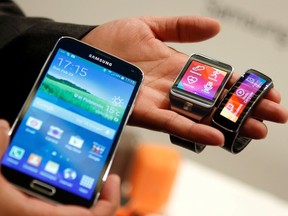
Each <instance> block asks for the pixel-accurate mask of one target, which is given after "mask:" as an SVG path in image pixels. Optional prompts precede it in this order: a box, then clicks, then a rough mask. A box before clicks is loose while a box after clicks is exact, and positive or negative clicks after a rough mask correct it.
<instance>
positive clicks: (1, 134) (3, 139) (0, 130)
mask: <svg viewBox="0 0 288 216" xmlns="http://www.w3.org/2000/svg"><path fill="white" fill-rule="evenodd" d="M8 132H9V123H8V122H7V121H6V120H3V119H0V157H1V156H2V155H3V154H4V152H5V150H6V148H7V146H8V143H9V136H8Z"/></svg>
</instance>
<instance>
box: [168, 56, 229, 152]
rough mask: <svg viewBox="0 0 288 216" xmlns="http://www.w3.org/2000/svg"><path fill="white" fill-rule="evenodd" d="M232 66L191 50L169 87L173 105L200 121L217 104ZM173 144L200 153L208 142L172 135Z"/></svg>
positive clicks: (189, 116)
mask: <svg viewBox="0 0 288 216" xmlns="http://www.w3.org/2000/svg"><path fill="white" fill-rule="evenodd" d="M232 72H233V67H232V66H230V65H228V64H225V63H223V62H220V61H217V60H215V59H212V58H210V57H207V56H203V55H200V54H192V55H191V56H190V57H189V59H188V61H187V63H186V64H185V65H184V67H183V68H182V70H181V71H180V73H179V75H178V76H177V78H176V80H175V82H174V84H173V85H172V88H171V89H170V104H171V109H172V110H174V111H176V112H178V113H180V114H182V115H184V116H186V117H188V118H190V119H192V120H194V121H196V122H200V121H201V120H202V118H204V117H205V116H206V115H207V114H209V113H210V112H211V111H212V109H213V108H214V106H215V103H216V102H217V100H218V98H219V96H220V95H221V93H222V91H223V89H224V87H225V85H226V83H227V82H228V80H229V79H230V77H231V75H232ZM170 140H171V142H172V143H173V144H176V145H179V146H181V147H184V148H187V149H189V150H192V151H194V152H196V153H200V152H201V151H202V150H203V149H204V148H205V145H202V144H197V143H193V142H191V141H188V140H184V139H182V138H179V137H176V136H174V135H170Z"/></svg>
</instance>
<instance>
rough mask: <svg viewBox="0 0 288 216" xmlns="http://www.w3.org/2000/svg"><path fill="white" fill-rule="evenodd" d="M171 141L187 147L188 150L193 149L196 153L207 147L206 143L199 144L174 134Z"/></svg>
mask: <svg viewBox="0 0 288 216" xmlns="http://www.w3.org/2000/svg"><path fill="white" fill-rule="evenodd" d="M170 141H171V143H173V144H176V145H178V146H181V147H183V148H186V149H188V150H191V151H193V152H195V153H200V152H202V151H203V150H204V148H205V147H206V145H203V144H198V143H194V142H191V141H188V140H185V139H182V138H179V137H176V136H174V135H171V134H170Z"/></svg>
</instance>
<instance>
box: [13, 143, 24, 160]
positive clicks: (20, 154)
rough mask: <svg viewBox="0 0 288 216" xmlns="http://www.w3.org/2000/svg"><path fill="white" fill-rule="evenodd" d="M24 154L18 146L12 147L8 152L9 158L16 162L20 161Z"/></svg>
mask: <svg viewBox="0 0 288 216" xmlns="http://www.w3.org/2000/svg"><path fill="white" fill-rule="evenodd" d="M24 153H25V150H24V149H22V148H19V147H18V146H13V147H12V148H11V150H10V152H9V156H10V157H12V158H15V159H17V160H21V159H22V157H23V155H24Z"/></svg>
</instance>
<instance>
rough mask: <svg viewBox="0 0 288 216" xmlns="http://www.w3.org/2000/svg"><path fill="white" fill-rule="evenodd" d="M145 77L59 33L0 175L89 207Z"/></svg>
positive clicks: (14, 129) (46, 196) (13, 131)
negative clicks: (59, 36)
mask: <svg viewBox="0 0 288 216" xmlns="http://www.w3.org/2000/svg"><path fill="white" fill-rule="evenodd" d="M35 55H37V54H35ZM24 72H25V73H29V71H23V73H24ZM142 80H143V72H142V71H141V69H139V68H138V67H136V66H134V65H132V64H130V63H128V62H127V61H124V60H121V59H120V58H118V57H116V56H113V55H111V54H108V53H106V52H104V51H102V50H99V49H96V48H95V47H92V46H89V45H87V44H85V43H83V42H81V41H78V40H76V39H73V38H70V37H62V38H60V39H59V40H58V41H57V43H56V45H55V46H54V48H53V50H52V52H51V53H50V55H49V57H48V59H47V60H46V63H45V64H44V66H43V68H42V70H41V73H40V75H39V77H38V78H37V80H36V83H35V84H34V86H33V88H32V90H31V92H30V94H29V96H28V97H27V100H26V102H25V103H24V105H23V107H22V109H21V111H20V113H19V115H18V117H17V119H16V121H15V123H14V124H13V125H12V127H11V130H10V132H9V134H10V136H11V140H10V145H9V147H8V149H7V152H6V153H5V155H4V156H3V158H2V159H1V165H2V168H1V170H2V174H3V175H4V176H5V177H6V178H7V179H8V180H9V181H10V182H11V183H13V184H14V185H16V186H17V187H18V188H20V189H21V190H22V191H24V192H26V193H28V194H30V195H34V196H37V197H39V198H42V199H46V200H49V201H52V202H56V203H62V204H75V205H81V206H85V207H91V206H92V205H93V204H94V203H95V202H96V201H97V198H98V197H99V194H100V190H101V186H102V184H103V182H105V180H106V177H107V175H108V172H109V169H110V166H111V163H112V160H113V157H114V155H115V151H116V149H117V145H118V143H119V139H120V138H121V134H122V133H123V129H124V127H125V125H126V123H127V120H128V118H129V115H130V113H131V112H132V109H133V104H134V102H135V98H136V96H137V94H138V92H139V88H140V86H141V83H142Z"/></svg>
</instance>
